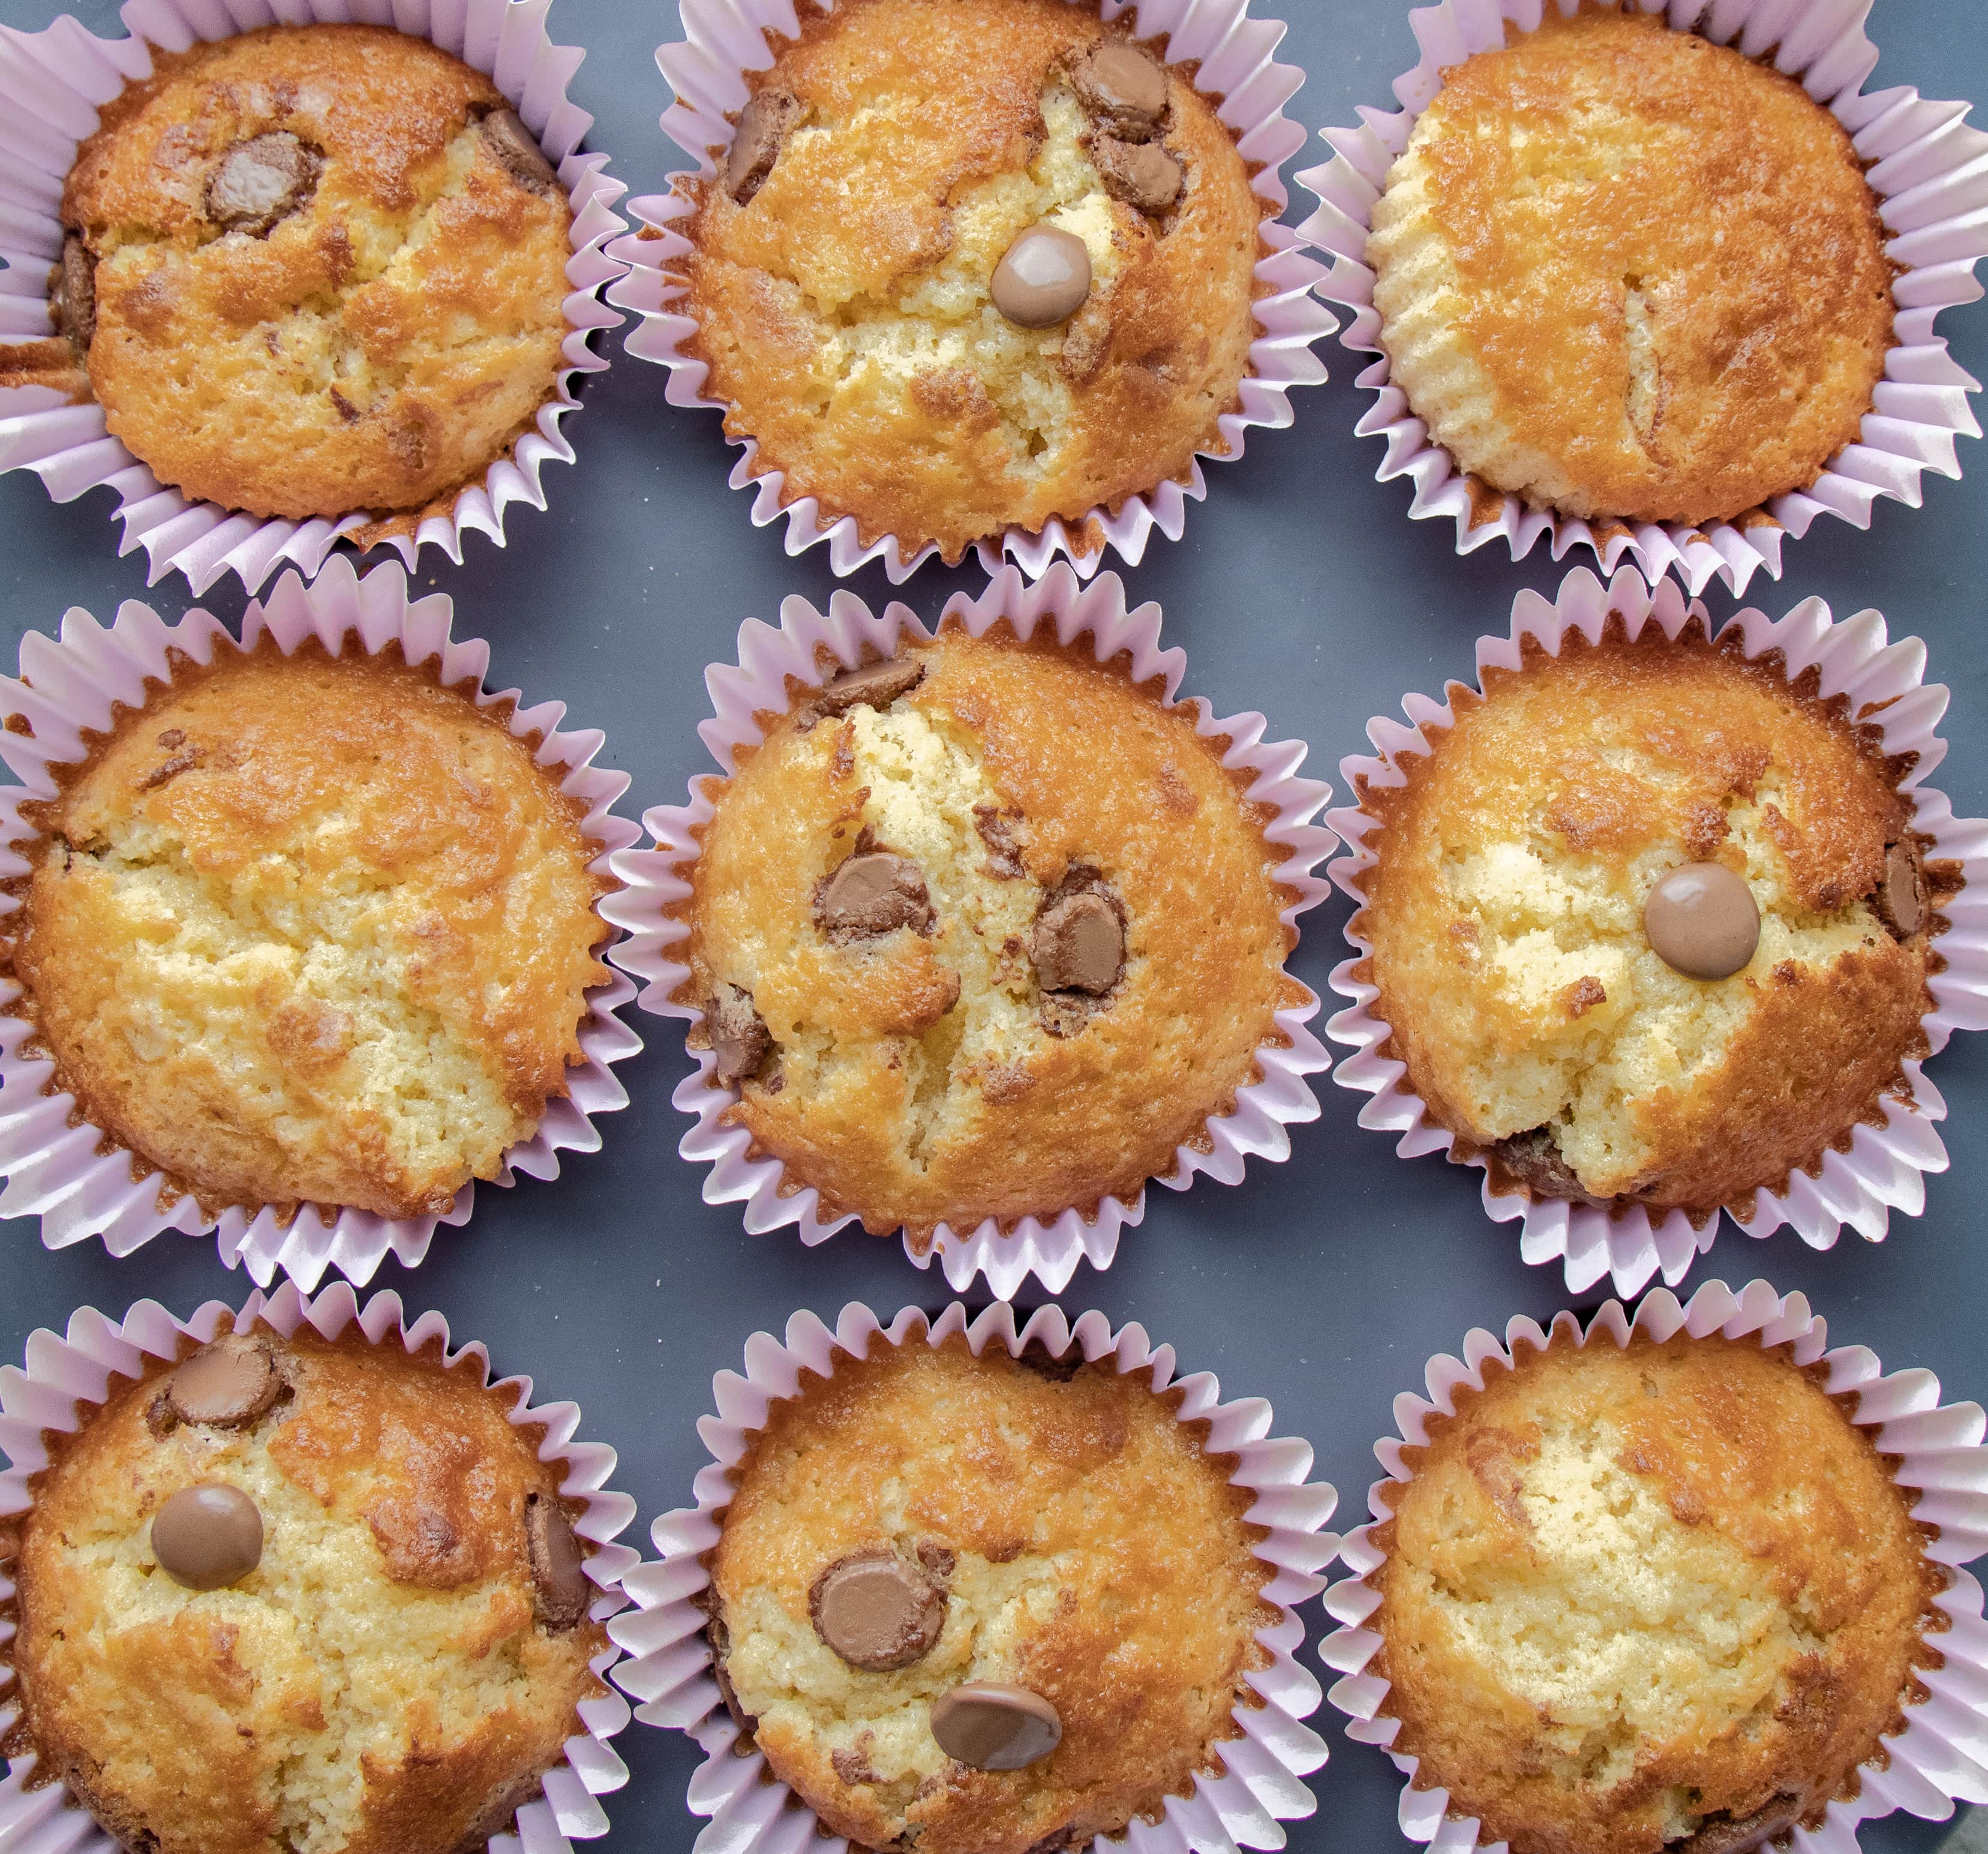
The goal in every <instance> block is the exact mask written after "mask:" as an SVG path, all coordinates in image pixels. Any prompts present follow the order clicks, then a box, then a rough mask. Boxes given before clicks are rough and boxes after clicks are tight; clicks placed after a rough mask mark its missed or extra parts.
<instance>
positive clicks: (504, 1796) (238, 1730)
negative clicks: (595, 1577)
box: [0, 1326, 608, 1854]
mask: <svg viewBox="0 0 1988 1854" xmlns="http://www.w3.org/2000/svg"><path fill="white" fill-rule="evenodd" d="M439 1351H440V1348H439V1346H434V1347H431V1348H429V1349H428V1350H426V1351H424V1352H421V1353H419V1354H414V1355H410V1354H409V1353H407V1352H405V1351H404V1350H403V1349H402V1348H401V1346H400V1345H398V1344H397V1342H395V1341H386V1342H383V1343H382V1344H380V1345H371V1344H370V1343H368V1342H367V1341H366V1339H365V1338H364V1336H363V1334H361V1333H360V1331H359V1329H358V1328H357V1326H353V1327H351V1328H348V1329H347V1332H346V1333H345V1334H344V1335H341V1336H340V1338H339V1339H337V1340H336V1341H326V1340H324V1339H323V1338H320V1337H319V1336H318V1335H317V1334H316V1333H315V1332H314V1331H312V1330H311V1328H309V1327H308V1326H305V1327H303V1328H299V1331H298V1333H297V1335H296V1337H295V1338H291V1339H284V1338H281V1337H280V1336H279V1335H276V1333H274V1332H272V1331H269V1329H267V1328H263V1327H260V1326H258V1327H256V1328H253V1329H252V1330H251V1331H248V1332H245V1333H241V1334H235V1333H229V1334H227V1335H225V1336H224V1337H222V1338H218V1339H217V1340H216V1341H215V1342H214V1343H213V1344H211V1345H208V1346H205V1347H203V1348H199V1349H198V1350H196V1349H194V1348H193V1346H192V1345H191V1341H188V1344H187V1348H186V1352H185V1353H184V1354H183V1355H182V1357H181V1360H180V1361H179V1362H177V1364H176V1365H174V1364H169V1363H167V1362H164V1361H160V1360H150V1361H148V1362H147V1370H146V1372H145V1373H144V1376H143V1378H142V1379H140V1380H139V1381H137V1382H130V1383H117V1384H116V1385H115V1386H114V1388H113V1389H112V1391H111V1392H110V1396H109V1398H108V1399H107V1400H106V1402H105V1403H104V1404H103V1406H102V1408H101V1409H100V1410H99V1411H97V1412H95V1413H93V1414H92V1415H90V1416H89V1418H88V1419H87V1420H86V1423H84V1425H83V1427H82V1428H81V1429H79V1431H78V1432H77V1433H75V1434H74V1435H73V1436H69V1435H61V1436H57V1435H55V1434H54V1433H52V1432H51V1441H52V1454H51V1460H50V1462H49V1466H48V1467H46V1468H45V1469H43V1470H42V1471H41V1472H40V1473H37V1474H35V1476H34V1477H32V1480H30V1481H29V1493H30V1496H31V1504H29V1507H28V1508H27V1510H26V1511H25V1513H22V1514H17V1515H15V1516H14V1517H12V1518H10V1519H9V1520H8V1521H6V1522H5V1526H4V1528H0V1562H4V1563H5V1564H6V1565H8V1570H9V1574H10V1575H12V1577H13V1578H15V1582H16V1583H17V1584H18V1585H19V1588H18V1591H17V1592H16V1594H15V1596H14V1598H13V1599H12V1601H11V1602H9V1604H8V1605H7V1611H8V1614H9V1616H10V1619H12V1621H14V1622H15V1623H16V1624H17V1626H18V1631H19V1632H18V1633H17V1634H15V1636H14V1639H13V1640H12V1642H11V1643H9V1644H8V1646H7V1647H6V1649H5V1653H6V1655H7V1656H8V1659H10V1660H11V1661H12V1666H13V1669H14V1671H15V1673H16V1674H17V1675H18V1676H19V1685H18V1687H17V1689H16V1691H15V1694H14V1696H13V1697H14V1698H15V1700H17V1701H18V1703H19V1708H20V1717H19V1720H17V1721H16V1722H15V1725H14V1727H13V1728H12V1731H11V1732H10V1733H9V1734H8V1741H7V1743H6V1744H5V1751H7V1753H8V1754H9V1755H11V1756H15V1757H19V1756H22V1755H25V1754H33V1755H34V1757H35V1759H36V1764H35V1779H37V1780H41V1781H47V1780H49V1779H59V1780H60V1781H63V1782H64V1783H66V1785H68V1786H69V1789H70V1790H71V1791H72V1792H73V1794H74V1795H76V1798H77V1799H78V1800H79V1802H82V1803H83V1805H85V1806H86V1808H88V1809H89V1810H90V1812H91V1813H92V1814H93V1815H95V1816H96V1818H97V1820H98V1821H99V1822H101V1823H102V1824H103V1826H104V1827H105V1828H106V1829H108V1830H109V1832H110V1833H111V1834H113V1835H115V1836H117V1839H119V1840H120V1841H121V1842H123V1844H124V1845H125V1846H127V1847H128V1848H134V1849H147V1850H150V1854H274V1851H277V1850H282V1851H286V1854H387V1850H392V1851H393V1854H465V1850H468V1849H480V1848H481V1847H482V1846H483V1844H484V1842H485V1841H486V1840H487V1839H489V1837H490V1836H491V1835H495V1834H499V1833H500V1832H504V1831H505V1830H506V1829H509V1826H510V1825H511V1821H512V1815H513V1814H514V1812H516V1809H517V1808H518V1806H519V1805H520V1804H521V1803H522V1802H526V1801H527V1800H529V1798H531V1797H532V1796H535V1795H537V1794H538V1793H539V1781H540V1778H542V1777H543V1774H544V1773H545V1772H546V1771H547V1770H548V1769H549V1768H551V1767H552V1766H553V1765H554V1764H556V1763H558V1762H559V1761H560V1757H561V1754H562V1748H563V1744H564V1741H566V1739H567V1738H568V1737H570V1736H572V1735H573V1734H575V1733H576V1732H580V1731H584V1730H585V1727H584V1726H583V1724H581V1723H580V1720H579V1718H578V1717H577V1714H576V1707H578V1705H579V1704H580V1703H581V1702H582V1701H583V1700H588V1699H590V1698H593V1697H596V1696H597V1695H603V1694H604V1693H605V1692H606V1689H605V1688H604V1687H602V1685H601V1684H600V1681H599V1680H598V1679H597V1677H596V1676H594V1674H593V1672H592V1671H591V1670H590V1665H589V1663H590V1661H591V1660H592V1659H593V1658H594V1657H596V1656H600V1655H602V1654H603V1653H606V1652H607V1646H608V1644H607V1636H606V1633H605V1631H604V1630H603V1629H602V1627H601V1626H600V1624H598V1623H597V1622H593V1621H592V1620H590V1618H589V1616H588V1614H587V1612H588V1609H589V1607H590V1602H591V1598H592V1595H593V1585H592V1583H591V1582H590V1579H589V1578H588V1576H587V1571H586V1567H585V1557H586V1551H587V1548H586V1547H585V1545H584V1544H583V1543H582V1542H581V1541H580V1540H579V1539H578V1538H576V1535H575V1533H574V1531H573V1517H576V1516H577V1515H578V1514H579V1513H580V1511H581V1509H580V1507H573V1508H571V1509H569V1507H568V1506H567V1504H566V1502H565V1501H564V1500H563V1499H562V1497H561V1496H560V1466H559V1464H558V1463H543V1462H541V1461H540V1460H539V1458H538V1450H539V1446H540V1444H541V1443H542V1442H543V1432H542V1431H541V1430H540V1429H537V1428H536V1427H531V1426H526V1427H522V1428H521V1427H519V1426H515V1425H513V1424H512V1423H511V1422H510V1421H509V1419H508V1418H507V1416H506V1410H507V1409H508V1408H509V1399H508V1398H507V1397H506V1396H503V1395H502V1394H500V1393H499V1392H496V1391H494V1390H492V1389H486V1388H485V1386H484V1385H483V1384H482V1382H481V1379H480V1376H479V1370H478V1364H477V1362H476V1361H475V1360H474V1359H473V1358H471V1359H463V1360H459V1361H458V1362H457V1363H456V1364H455V1366H454V1367H453V1368H451V1369H445V1368H444V1366H443V1365H442V1363H441V1358H440V1356H439Z"/></svg>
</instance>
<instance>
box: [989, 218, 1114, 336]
mask: <svg viewBox="0 0 1988 1854" xmlns="http://www.w3.org/2000/svg"><path fill="white" fill-rule="evenodd" d="M988 290H989V294H990V295H991V296H992V297H993V299H994V306H995V307H996V309H998V310H1000V312H1001V313H1002V315H1004V316H1006V317H1007V318H1008V320H1009V321H1010V322H1012V323H1014V324H1015V326H1016V327H1017V328H1054V327H1055V326H1056V325H1057V323H1059V322H1067V321H1068V320H1070V317H1071V316H1073V315H1075V314H1076V313H1077V311H1078V310H1080V309H1081V308H1083V306H1084V299H1085V298H1086V297H1087V296H1089V295H1090V252H1089V251H1088V250H1087V249H1085V247H1084V241H1083V239H1080V238H1079V237H1078V236H1077V234H1076V233H1075V232H1065V231H1064V230H1063V228H1061V227H1060V226H1058V225H1031V226H1030V227H1029V228H1028V230H1027V231H1026V232H1023V233H1022V235H1020V236H1019V238H1017V239H1016V240H1015V242H1014V243H1013V244H1012V245H1009V247H1008V250H1007V255H1006V256H1004V257H1003V258H1002V260H1001V262H999V263H998V264H997V265H996V266H994V279H993V281H992V283H991V284H989V286H988Z"/></svg>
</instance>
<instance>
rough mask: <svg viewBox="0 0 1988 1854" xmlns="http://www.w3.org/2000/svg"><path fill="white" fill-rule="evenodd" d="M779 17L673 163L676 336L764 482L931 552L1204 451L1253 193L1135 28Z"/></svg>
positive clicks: (1226, 139)
mask: <svg viewBox="0 0 1988 1854" xmlns="http://www.w3.org/2000/svg"><path fill="white" fill-rule="evenodd" d="M1165 51H1166V46H1165V40H1164V39H1152V40H1147V41H1143V42H1139V41H1135V40H1134V39H1133V38H1132V37H1131V34H1130V32H1128V31H1127V30H1126V29H1125V28H1124V26H1123V25H1102V24H1100V21H1099V19H1098V16H1097V12H1096V11H1095V9H1094V8H1091V7H1087V6H1076V5H1064V4H1062V3H1061V0H854V4H846V5H838V6H837V7H836V8H835V9H834V11H833V13H830V12H824V11H821V10H819V9H817V8H815V7H814V6H813V5H803V7H802V8H801V9H800V33H799V36H798V37H796V39H793V40H792V41H791V42H788V43H787V44H786V45H785V46H783V47H782V48H781V49H780V51H779V55H778V56H776V59H774V62H773V66H772V67H771V69H769V70H766V71H765V72H764V73H755V74H753V76H752V83H753V84H754V86H755V87H754V92H753V95H752V98H751V100H749V102H748V103H746V105H745V108H744V110H742V113H741V114H740V115H739V118H738V120H737V123H736V129H735V134H734V137H733V139H732V144H731V146H730V148H729V151H718V155H717V158H718V173H717V174H716V176H715V178H709V179H705V180H697V179H695V178H688V179H685V180H682V181H679V182H678V184H679V186H681V187H683V188H687V189H688V191H689V193H690V194H691V197H692V198H694V199H695V201H696V211H695V215H694V216H693V217H692V218H690V219H688V220H687V221H686V222H684V225H683V228H682V229H683V231H684V235H685V237H686V238H687V239H688V240H689V242H691V245H693V246H694V247H695V250H694V251H693V252H691V255H689V256H688V257H687V258H686V259H684V260H683V262H682V280H683V282H684V283H685V286H686V293H685V296H684V298H683V299H682V300H681V302H680V303H678V313H681V314H682V315H685V316H688V317H690V318H691V320H693V321H695V323H697V325H698V327H697V333H695V335H694V336H693V337H690V338H689V339H688V340H686V342H685V344H684V352H685V353H686V354H691V355H693V356H695V357H696V358H698V359H699V360H702V361H704V362H705V364H706V365H707V366H708V368H709V369H710V373H709V376H708V379H707V381H706V382H705V387H704V391H705V396H706V397H707V398H709V399H712V400H715V401H722V402H723V403H724V404H725V430H726V431H727V432H728V434H729V435H732V437H735V438H748V437H749V438H754V439H756V441H757V442H758V445H759V454H758V458H757V460H756V468H758V469H761V470H762V471H764V470H778V471H780V472H783V474H784V476H785V485H784V488H783V492H782V493H783V496H784V497H785V499H786V501H787V502H795V501H797V500H799V499H800V498H802V497H803V496H813V497H814V498H816V499H817V501H818V502H819V505H820V519H821V520H822V522H823V525H827V524H828V523H832V522H833V521H836V520H837V519H840V517H842V516H854V519H855V521H856V523H857V528H858V529H859V531H860V534H861V536H862V539H863V542H864V545H865V546H868V545H870V544H871V543H872V542H874V540H876V539H877V537H878V536H881V535H884V534H894V535H895V536H898V539H899V540H900V541H901V543H902V545H903V548H904V553H905V554H906V555H907V556H909V555H911V554H914V553H917V552H918V550H919V549H920V548H921V547H922V546H925V544H926V543H928V542H931V543H936V544H937V545H938V547H939V549H940V550H941V551H942V553H943V554H944V555H945V558H946V559H947V560H948V561H956V560H958V559H959V557H961V555H962V553H964V552H965V550H966V548H967V547H969V546H971V545H972V543H974V542H975V541H976V540H980V539H982V537H984V536H993V535H998V534H999V533H1001V532H1002V530H1003V529H1006V528H1007V527H1008V526H1009V525H1011V524H1013V525H1014V526H1019V527H1022V528H1024V529H1029V530H1030V531H1032V532H1033V531H1035V530H1037V529H1040V528H1041V527H1042V526H1043V525H1044V523H1046V522H1048V521H1049V520H1050V519H1052V518H1053V517H1057V516H1060V517H1062V518H1063V519H1065V520H1072V519H1077V518H1079V517H1081V516H1084V515H1085V514H1086V513H1087V512H1088V511H1090V509H1093V508H1094V507H1096V506H1099V505H1102V506H1105V507H1107V508H1108V509H1112V510H1114V511H1115V510H1116V509H1117V508H1118V507H1119V506H1121V504H1122V503H1123V502H1124V501H1125V499H1127V498H1128V496H1133V495H1135V494H1138V493H1141V492H1144V491H1147V490H1150V489H1155V488H1156V487H1157V486H1158V485H1159V484H1161V482H1166V481H1168V480H1169V479H1172V480H1175V481H1181V482H1185V481H1186V480H1187V479H1188V476H1189V475H1190V473H1191V472H1192V468H1193V460H1194V456H1195V452H1197V451H1209V452H1219V451H1220V450H1222V449H1223V448H1226V446H1225V444H1224V441H1223V439H1222V436H1221V434H1220V432H1219V430H1218V428H1217V424H1216V421H1217V420H1218V419H1219V418H1220V417H1221V416H1222V414H1224V413H1226V412H1229V411H1232V410H1234V409H1235V408H1236V406H1237V405H1238V404H1239V384H1240V382H1241V381H1242V378H1243V377H1244V375H1245V374H1246V372H1247V370H1248V367H1249V343H1250V342H1251V340H1253V337H1254V335H1255V325H1254V321H1253V316H1252V310H1251V305H1252V303H1253V300H1254V299H1255V296H1256V283H1255V279H1254V276H1253V272H1254V268H1255V266H1256V261H1257V259H1258V258H1259V256H1261V255H1263V252H1264V250H1265V249H1266V246H1265V245H1263V240H1262V237H1261V234H1260V232H1259V225H1260V222H1261V221H1262V220H1263V218H1264V217H1265V216H1266V215H1273V211H1274V209H1273V208H1272V207H1271V206H1270V205H1269V204H1268V202H1266V201H1264V200H1263V199H1261V198H1259V197H1258V196H1257V195H1256V194H1254V193H1253V191H1251V188H1250V181H1251V174H1250V168H1249V164H1248V163H1247V162H1246V161H1245V160H1244V158H1243V157H1242V154H1240V153H1239V151H1238V150H1237V147H1236V141H1235V138H1234V137H1233V136H1232V134H1230V133H1229V130H1227V129H1226V127H1224V126H1223V125H1222V122H1221V121H1220V120H1219V119H1218V117H1217V116H1216V114H1215V108H1216V105H1215V102H1214V101H1212V100H1210V99H1209V98H1208V97H1205V96H1202V94H1201V93H1200V92H1199V91H1198V90H1195V87H1194V85H1193V83H1192V76H1191V71H1192V67H1191V66H1190V67H1188V68H1187V69H1182V68H1181V67H1178V66H1169V65H1168V64H1166V63H1165V62H1164V60H1165Z"/></svg>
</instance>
